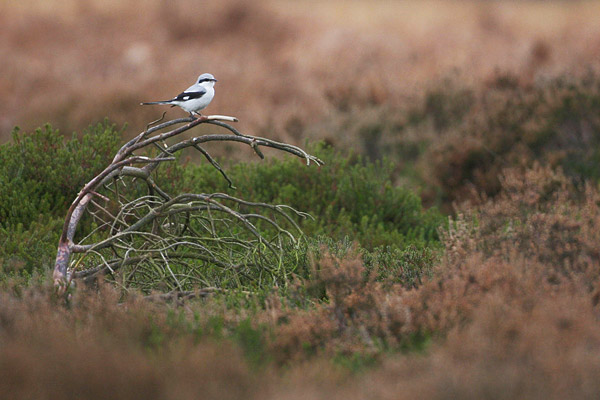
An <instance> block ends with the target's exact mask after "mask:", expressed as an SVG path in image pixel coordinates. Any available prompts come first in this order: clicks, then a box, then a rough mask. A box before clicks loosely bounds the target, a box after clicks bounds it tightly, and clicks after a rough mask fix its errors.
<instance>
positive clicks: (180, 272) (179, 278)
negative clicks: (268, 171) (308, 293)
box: [53, 114, 322, 293]
mask: <svg viewBox="0 0 600 400" xmlns="http://www.w3.org/2000/svg"><path fill="white" fill-rule="evenodd" d="M163 119H164V114H163V116H162V117H161V118H160V119H157V120H156V121H153V122H152V123H150V124H148V126H147V127H146V129H145V130H144V131H143V132H140V133H139V134H138V135H137V136H136V137H134V138H133V139H131V140H129V141H128V142H127V143H125V144H124V145H123V146H122V147H121V148H120V149H119V150H118V151H117V153H116V154H115V156H114V158H113V160H112V162H111V164H110V165H108V166H107V167H106V168H105V169H104V170H103V171H101V172H100V173H99V174H98V175H96V176H95V177H94V178H93V179H92V180H90V181H89V182H88V183H87V184H85V185H84V187H83V188H82V189H81V191H80V192H79V193H78V195H77V197H76V198H75V200H74V201H73V203H72V204H71V206H70V207H69V209H68V211H67V215H66V217H65V222H64V224H63V229H62V233H61V237H60V241H59V244H58V249H57V255H56V261H55V265H54V273H53V279H54V285H55V287H56V288H57V290H58V291H59V292H64V291H65V290H66V289H67V287H68V285H69V283H70V281H71V279H84V281H88V280H93V279H95V277H96V276H97V275H101V274H106V273H109V274H117V273H119V274H121V277H120V279H121V280H122V282H121V285H123V286H124V287H126V286H127V285H128V284H133V283H136V282H138V283H139V282H142V281H143V282H144V285H146V284H147V285H149V286H152V285H154V284H156V283H157V282H161V281H164V282H168V284H167V286H168V288H169V289H171V290H175V289H177V290H178V291H179V292H182V293H185V292H186V290H183V288H184V286H189V285H191V284H192V283H193V282H206V281H208V280H209V279H208V278H207V277H206V276H203V274H205V273H206V271H212V269H211V268H212V266H214V267H217V268H221V269H224V270H231V271H236V273H239V274H240V275H239V276H246V277H248V276H250V275H252V273H251V268H262V270H264V272H265V273H267V274H269V273H273V270H272V269H271V268H270V267H269V262H267V260H268V259H269V257H279V259H281V257H282V256H283V253H282V252H283V247H284V245H285V243H288V242H289V243H295V242H296V240H295V237H294V235H293V234H292V233H291V231H290V230H289V229H286V228H285V226H291V227H292V228H293V229H294V230H296V231H297V232H300V228H299V226H298V224H297V223H296V222H295V220H294V218H293V217H294V216H295V217H300V218H306V217H307V214H305V213H301V212H298V211H296V210H293V209H291V208H290V207H287V206H284V205H281V206H274V205H269V204H264V203H257V202H250V201H246V200H242V199H239V198H236V197H233V196H230V195H227V194H224V193H214V194H203V193H182V194H175V195H172V194H169V193H167V192H166V191H165V190H163V189H162V188H161V187H159V186H158V185H157V184H156V182H155V181H154V179H153V178H152V173H153V172H154V171H156V170H157V168H159V167H160V165H161V164H164V163H168V162H172V161H174V160H175V159H176V157H175V154H176V153H177V152H178V151H181V150H183V149H185V148H188V147H191V148H195V149H196V150H198V151H200V152H201V153H202V154H203V156H204V157H205V159H206V160H207V161H208V162H209V163H210V164H211V165H212V166H213V167H214V168H215V169H216V170H217V171H219V173H220V174H221V175H222V176H223V178H224V179H225V180H226V181H227V182H228V184H229V187H230V188H234V186H233V182H232V181H231V179H229V177H228V176H227V174H226V173H225V171H224V170H223V169H222V168H221V166H220V165H219V164H218V163H217V162H216V161H215V160H214V158H213V157H212V156H211V155H210V154H209V153H208V151H206V149H204V148H203V147H201V146H200V145H201V144H203V143H208V142H237V143H241V144H245V145H248V146H249V147H250V148H251V149H252V150H253V151H254V152H255V153H256V154H257V155H258V156H259V157H261V158H264V155H263V154H262V152H261V150H260V147H270V148H273V149H276V150H279V151H283V152H286V153H290V154H292V155H295V156H297V157H300V158H303V159H304V160H306V163H307V165H309V164H310V163H311V162H313V163H315V164H317V165H321V164H322V161H321V160H319V159H318V158H316V157H314V156H312V155H310V154H308V153H307V152H305V151H304V150H302V149H301V148H299V147H297V146H293V145H290V144H286V143H281V142H277V141H274V140H271V139H267V138H261V137H255V136H251V135H246V134H243V133H241V132H240V131H239V130H237V129H236V128H234V127H232V126H231V125H229V124H227V123H226V122H237V118H235V117H229V116H224V115H212V116H202V117H199V118H192V117H187V118H179V119H175V120H171V121H166V122H161V121H162V120H163ZM224 121H226V122H224ZM181 124H184V125H181ZM200 124H208V125H212V126H216V127H219V128H223V129H226V130H227V131H229V133H227V134H223V133H212V134H205V135H201V136H195V137H192V138H188V139H184V140H178V136H179V135H181V134H182V133H184V132H187V131H189V130H190V129H192V128H194V127H196V126H198V125H200ZM177 125H180V126H178V127H175V126H177ZM173 127H175V128H173ZM166 129H171V130H166ZM165 130H166V131H165ZM173 139H175V141H174V142H173ZM168 141H169V142H171V144H168V143H167V142H168ZM155 146H157V147H158V148H159V153H158V155H154V156H151V157H150V156H146V155H140V154H139V153H140V152H145V151H147V150H149V149H151V148H154V147H155ZM155 153H156V152H155ZM146 154H147V153H146ZM136 181H137V182H144V183H145V184H146V188H147V192H148V194H147V195H139V194H138V193H136V192H135V190H134V189H133V188H135V187H136V183H135V182H136ZM132 195H133V199H132V198H131V196H132ZM90 207H91V208H90ZM243 209H248V210H249V211H243ZM252 210H254V211H252ZM86 213H87V214H90V215H91V216H92V219H93V221H96V223H97V224H98V225H97V227H95V228H93V229H91V230H90V231H89V232H87V234H85V235H83V238H82V239H79V240H78V239H76V237H75V236H76V233H77V232H78V228H79V226H80V222H81V220H82V218H83V216H84V215H85V214H86ZM264 213H267V214H264ZM252 221H254V222H252ZM257 224H258V225H257ZM261 227H262V228H261ZM265 227H266V228H265ZM263 228H265V229H266V232H269V233H268V234H265V233H264V232H263V231H262V229H263ZM299 234H300V233H299ZM269 254H271V255H269ZM74 255H78V256H77V257H76V258H75V259H74V258H73V256H74ZM198 265H203V266H204V267H203V268H204V269H202V268H196V267H197V266H198ZM125 268H126V269H127V272H124V269H125ZM262 270H261V271H262ZM260 274H262V272H260ZM260 274H259V275H260ZM141 277H143V278H141ZM234 278H235V277H234ZM260 279H262V278H260ZM213 280H214V279H213ZM217 280H218V279H217ZM144 285H142V286H144ZM148 289H151V288H148Z"/></svg>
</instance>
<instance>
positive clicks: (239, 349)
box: [0, 167, 600, 399]
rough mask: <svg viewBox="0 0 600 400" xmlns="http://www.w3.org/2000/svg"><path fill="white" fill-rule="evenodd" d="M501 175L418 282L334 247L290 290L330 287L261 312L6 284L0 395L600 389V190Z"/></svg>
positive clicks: (473, 395) (384, 394) (381, 395)
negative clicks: (59, 295) (388, 276)
mask: <svg viewBox="0 0 600 400" xmlns="http://www.w3.org/2000/svg"><path fill="white" fill-rule="evenodd" d="M502 185H503V186H502V190H501V192H500V194H499V195H498V196H497V197H496V198H495V199H494V200H486V199H483V200H481V202H480V203H479V204H475V205H466V206H464V207H463V208H461V210H460V211H461V213H460V215H461V216H460V217H458V218H457V219H455V220H454V221H453V223H452V225H451V228H450V229H449V231H448V233H447V234H446V236H445V238H444V243H445V244H446V252H445V256H444V258H443V259H442V260H441V261H440V263H439V264H438V266H437V267H436V272H435V275H434V277H433V278H431V279H429V280H427V281H426V282H424V283H423V285H421V286H420V287H418V288H417V289H412V290H407V289H403V288H402V287H400V286H398V285H394V284H391V283H389V282H385V281H384V282H377V281H375V280H373V279H372V278H371V277H369V275H368V274H366V273H365V267H364V265H363V264H362V262H361V261H360V259H358V258H352V257H350V258H347V259H343V260H342V259H338V258H336V257H334V256H326V257H324V258H323V259H321V260H320V261H318V262H317V263H316V264H315V269H314V271H313V274H312V275H313V279H312V280H311V281H309V282H305V283H304V284H302V285H299V286H298V294H297V296H306V295H307V294H310V293H312V296H315V295H316V296H320V295H319V293H321V295H325V296H326V297H327V298H328V299H329V300H328V301H327V302H317V303H315V304H313V305H312V306H310V307H308V308H306V307H305V308H300V309H298V308H295V307H290V306H289V305H284V304H283V303H282V302H281V301H280V300H279V298H278V297H273V298H271V299H269V300H268V301H267V302H266V304H264V305H262V306H260V307H258V308H257V309H256V310H255V311H250V309H247V308H246V309H239V308H235V307H233V308H231V307H227V306H226V305H225V304H224V303H221V302H219V301H216V300H214V301H213V300H208V301H203V302H197V303H194V302H191V303H187V304H185V305H184V306H183V307H182V308H179V309H174V308H173V307H172V306H167V305H164V304H160V303H148V302H146V301H143V300H141V299H140V298H137V297H135V296H131V297H130V298H129V299H128V300H126V301H125V302H124V303H121V304H119V295H118V294H117V291H115V290H114V289H112V288H110V287H106V286H101V287H100V290H99V291H84V290H81V291H79V292H78V293H77V294H76V296H75V298H74V299H73V301H72V303H71V305H70V306H69V307H65V306H64V305H61V304H60V303H57V302H56V301H55V300H54V299H53V297H52V296H51V294H50V292H49V291H48V289H44V288H40V287H36V288H32V289H23V288H22V287H21V286H16V287H14V288H12V289H8V290H7V289H6V288H5V289H4V291H3V294H2V298H1V299H0V300H1V301H0V373H1V374H2V376H3V377H4V379H2V380H1V381H0V393H11V395H12V398H55V399H61V398H81V397H85V398H105V397H107V396H108V397H111V398H123V399H125V398H139V397H144V398H148V399H152V398H177V399H182V398H183V399H186V398H197V396H198V395H199V394H202V396H203V397H206V398H225V399H227V398H232V399H233V398H240V397H244V398H249V399H253V398H257V399H258V398H278V399H295V398H315V399H316V398H323V397H328V398H329V397H331V398H350V399H354V398H374V399H398V398H401V399H414V398H422V399H452V398H461V399H462V398H466V399H481V398H491V399H492V398H493V399H504V398H506V399H512V398H528V399H564V398H570V399H586V398H594V397H596V396H597V394H598V393H599V392H600V384H599V382H600V380H599V378H600V368H599V367H598V363H597V360H598V357H600V325H598V320H597V318H598V311H599V309H598V307H599V304H600V279H599V276H600V275H599V274H598V272H599V271H600V263H599V261H598V254H600V245H598V242H597V240H594V239H595V238H597V237H598V235H600V232H599V229H598V226H600V221H599V219H600V205H599V204H600V193H599V192H598V190H597V188H595V187H592V186H590V185H588V186H587V187H586V188H585V190H583V191H581V190H576V188H574V187H573V186H572V185H571V183H570V182H569V180H568V179H567V178H565V176H564V175H563V174H562V173H560V172H555V171H552V170H551V169H549V168H542V167H536V168H534V169H532V170H525V171H520V170H517V169H512V170H507V171H506V172H505V173H504V175H503V178H502ZM475 218H476V219H477V221H478V223H477V226H475V225H473V224H472V223H471V221H472V220H473V219H475ZM5 285H6V284H5ZM10 293H13V294H10ZM14 293H16V294H14ZM289 298H294V294H292V295H290V297H289ZM313 298H314V297H313ZM248 317H251V321H252V322H250V325H246V328H245V329H246V330H240V329H239V327H240V326H243V325H244V324H245V323H246V324H247V322H244V321H249V320H248ZM215 320H217V321H222V322H221V323H220V325H219V324H217V325H218V326H221V327H220V328H219V327H218V326H217V325H215V322H214V321H215ZM261 327H262V328H261ZM248 329H249V330H248ZM243 332H245V334H243ZM261 332H262V333H261ZM244 335H245V336H244ZM256 335H258V336H256ZM240 337H241V338H242V339H240ZM403 349H408V350H412V353H409V354H403ZM419 349H420V352H418V353H415V350H419ZM340 357H342V358H343V359H345V360H353V359H354V360H361V359H363V360H369V359H372V360H375V364H374V367H372V368H370V369H369V370H367V371H366V372H365V373H361V374H358V375H352V374H349V372H348V371H347V370H345V369H343V368H339V367H336V366H335V365H334V364H332V363H331V361H330V360H331V359H340ZM261 360H262V361H261ZM257 362H258V363H257ZM359 362H360V361H359ZM359 365H360V364H359Z"/></svg>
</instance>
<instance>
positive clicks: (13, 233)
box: [0, 121, 121, 271]
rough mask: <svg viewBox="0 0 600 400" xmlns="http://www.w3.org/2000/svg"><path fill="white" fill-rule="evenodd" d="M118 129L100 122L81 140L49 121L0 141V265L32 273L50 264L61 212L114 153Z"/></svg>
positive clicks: (54, 251)
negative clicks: (70, 136)
mask: <svg viewBox="0 0 600 400" xmlns="http://www.w3.org/2000/svg"><path fill="white" fill-rule="evenodd" d="M120 139H121V131H118V130H116V129H115V127H114V125H111V124H109V123H108V122H106V121H105V122H104V123H101V124H98V125H96V126H90V127H89V128H88V129H87V130H86V131H85V132H84V133H83V135H82V137H81V138H80V139H79V138H77V137H75V135H73V137H72V138H71V139H66V138H65V137H64V136H63V135H61V134H60V133H59V132H58V130H55V129H53V128H52V127H51V126H50V125H46V126H45V127H43V128H39V129H37V130H36V131H34V132H32V133H24V132H20V131H19V129H18V128H15V130H14V131H13V140H12V143H7V144H4V145H0V265H1V266H2V268H3V269H4V270H21V269H25V270H28V271H31V270H32V269H33V268H35V267H42V266H48V265H50V263H51V262H52V261H53V259H54V256H55V255H56V245H57V243H58V237H59V235H60V231H61V229H62V223H63V221H64V219H63V218H64V214H65V213H66V210H67V208H68V207H69V205H70V203H71V201H73V199H74V198H75V196H76V195H77V193H78V192H79V190H80V189H81V188H82V186H83V185H84V184H85V183H86V182H87V181H89V180H90V179H91V178H92V177H93V176H95V175H96V174H97V173H98V172H100V171H101V170H102V169H103V168H104V167H106V165H108V164H109V163H110V160H111V159H112V157H113V156H114V153H115V152H116V150H117V149H118V146H119V142H120Z"/></svg>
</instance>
